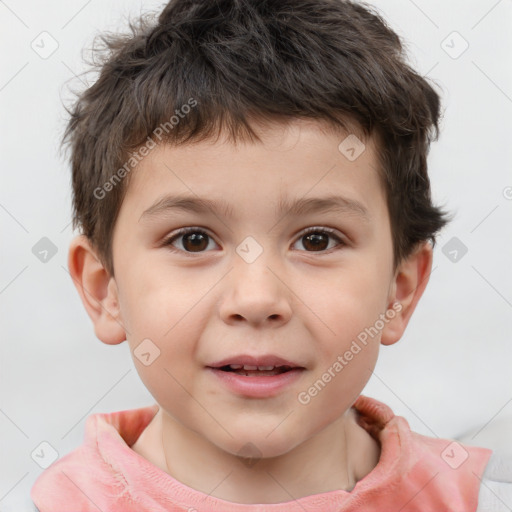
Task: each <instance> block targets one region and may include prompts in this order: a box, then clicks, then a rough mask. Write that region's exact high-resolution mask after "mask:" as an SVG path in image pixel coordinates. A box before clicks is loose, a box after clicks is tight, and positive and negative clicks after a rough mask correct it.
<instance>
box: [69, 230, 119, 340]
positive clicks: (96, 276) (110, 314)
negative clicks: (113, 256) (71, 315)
mask: <svg viewBox="0 0 512 512" xmlns="http://www.w3.org/2000/svg"><path fill="white" fill-rule="evenodd" d="M68 267H69V272H70V274H71V277H72V279H73V283H74V284H75V286H76V289H77V290H78V293H79V295H80V298H81V299H82V302H83V304H84V306H85V309H86V310H87V313H88V315H89V316H90V318H91V320H92V322H93V324H94V332H95V334H96V336H97V337H98V338H99V339H100V340H101V341H103V343H107V344H109V345H117V344H118V343H122V342H123V341H124V340H126V331H125V328H124V326H123V324H122V321H121V315H120V308H119V301H118V290H117V285H116V282H115V280H114V278H113V277H110V276H109V274H108V272H107V270H106V269H105V268H104V266H103V265H102V263H101V262H100V260H99V258H98V257H97V256H96V252H95V251H94V249H93V247H92V245H91V243H90V242H89V239H88V238H87V237H86V236H85V235H79V236H77V237H76V238H74V239H73V240H72V242H71V244H70V246H69V252H68Z"/></svg>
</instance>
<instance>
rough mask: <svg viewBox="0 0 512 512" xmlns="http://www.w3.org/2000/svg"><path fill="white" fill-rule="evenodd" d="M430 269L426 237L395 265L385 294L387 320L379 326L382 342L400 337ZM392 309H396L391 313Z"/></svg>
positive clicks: (414, 307)
mask: <svg viewBox="0 0 512 512" xmlns="http://www.w3.org/2000/svg"><path fill="white" fill-rule="evenodd" d="M431 269H432V245H431V244H430V242H428V241H427V242H421V243H420V244H419V245H418V247H417V248H416V249H415V250H414V252H413V253H412V254H411V255H410V256H409V257H408V258H406V259H405V260H404V261H403V262H402V263H401V264H400V265H399V267H398V268H397V270H396V272H395V276H394V278H393V282H392V284H391V287H390V293H389V297H388V308H389V309H388V311H389V312H388V313H387V316H388V317H389V318H390V320H389V321H388V322H387V323H386V324H385V326H384V328H383V330H382V337H381V343H382V344H383V345H392V344H393V343H396V342H397V341H398V340H399V339H400V338H401V337H402V335H403V333H404V331H405V328H406V327H407V324H408V323H409V319H410V318H411V316H412V314H413V312H414V310H415V309H416V304H418V301H419V300H420V297H421V296H422V295H423V292H424V291H425V288H426V286H427V284H428V280H429V278H430V272H431ZM391 311H394V312H395V315H394V316H393V317H391V314H390V312H391Z"/></svg>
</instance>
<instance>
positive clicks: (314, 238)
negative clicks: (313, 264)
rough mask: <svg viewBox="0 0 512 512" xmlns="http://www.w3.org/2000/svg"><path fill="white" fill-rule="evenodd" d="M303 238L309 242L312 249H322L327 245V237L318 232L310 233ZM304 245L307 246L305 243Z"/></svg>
mask: <svg viewBox="0 0 512 512" xmlns="http://www.w3.org/2000/svg"><path fill="white" fill-rule="evenodd" d="M303 239H304V240H307V241H308V243H311V245H312V247H313V250H320V251H323V250H325V248H326V247H327V246H328V245H329V244H328V243H327V244H326V241H327V237H326V235H321V234H318V233H312V234H309V235H306V236H304V237H303ZM304 247H307V244H306V243H305V244H304Z"/></svg>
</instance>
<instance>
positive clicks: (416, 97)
mask: <svg viewBox="0 0 512 512" xmlns="http://www.w3.org/2000/svg"><path fill="white" fill-rule="evenodd" d="M129 27H130V32H131V33H129V34H128V35H122V34H121V35H120V34H101V35H100V36H98V37H99V39H100V41H99V45H98V46H97V47H96V48H95V50H94V53H93V55H94V56H95V57H98V58H96V59H95V60H94V61H93V66H95V68H96V69H98V70H99V78H98V79H97V80H96V82H95V83H94V84H93V85H92V86H91V87H89V88H87V89H86V90H85V91H83V92H82V93H80V94H79V95H78V98H77V100H76V101H75V103H74V104H73V106H72V108H71V109H68V112H69V114H70V120H69V123H68V125H67V127H66V131H65V133H64V137H63V143H68V144H69V145H70V147H71V164H72V184H73V227H74V228H77V227H80V228H81V231H82V233H83V234H85V235H86V236H87V237H88V238H89V240H90V241H91V243H92V245H93V246H94V247H95V249H96V250H97V252H98V256H99V257H100V259H101V260H102V262H103V264H104V265H105V268H106V269H107V270H108V271H109V273H110V275H112V276H113V275H114V268H113V260H112V234H113V229H114V225H115V222H116V219H117V215H118V212H119V209H120V206H121V203H122V201H123V198H124V194H125V191H126V189H127V187H128V184H129V178H130V174H129V172H128V171H129V168H128V169H127V166H126V163H127V162H128V161H130V160H129V159H130V157H131V155H133V152H134V151H136V150H137V149H138V148H140V147H141V146H142V145H143V144H145V143H148V142H149V141H150V140H153V141H154V137H155V131H157V133H158V134H159V137H158V138H159V141H162V142H165V143H172V144H182V143H186V142H193V141H199V140H203V139H206V138H209V137H212V136H215V135H217V136H218V135H219V134H220V133H221V132H225V133H227V134H228V136H229V137H230V138H231V139H232V140H234V141H236V140H240V139H244V138H246V139H249V140H260V139H259V137H258V136H257V135H256V133H255V131H254V130H253V128H252V127H251V122H250V121H251V120H254V119H260V120H263V121H265V120H267V121H271V120H278V121H279V120H280V121H283V122H286V121H290V120H293V119H295V118H306V119H316V120H322V121H327V122H328V123H329V124H330V125H332V126H333V127H339V128H341V129H345V130H346V131H349V132H350V133H356V132H357V134H358V136H359V137H360V138H363V139H364V138H365V137H368V136H370V135H372V134H373V135H375V136H376V140H377V141H378V148H379V151H378V160H379V169H378V171H379V176H380V178H381V180H382V183H383V186H384V190H385V193H386V197H387V206H388V210H389V215H390V221H391V230H392V238H393V251H394V255H393V256H394V268H395V269H396V268H397V266H398V264H399V263H400V262H401V261H402V260H403V259H404V258H405V257H407V256H408V255H409V254H410V253H411V252H412V251H413V250H414V248H415V246H416V245H417V244H418V243H419V242H422V241H426V240H430V241H431V242H432V244H433V245H435V234H436V232H437V231H438V230H440V229H441V228H442V227H443V226H444V225H445V224H446V222H448V220H449V219H448V218H447V217H445V216H446V213H445V212H444V211H442V210H441V209H439V208H438V207H435V206H434V205H433V204H432V201H431V193H430V181H429V177H428V173H427V153H428V151H429V147H430V142H431V141H432V140H435V139H437V137H438V120H439V116H440V98H439V95H438V94H437V93H436V92H435V90H434V89H433V87H432V86H431V85H430V84H429V83H428V82H427V80H426V79H425V78H423V77H421V76H420V75H418V74H417V73H416V72H415V71H414V70H413V69H411V67H410V66H409V65H408V64H407V63H406V58H405V55H404V50H403V47H402V43H401V41H400V38H399V37H398V35H397V34H396V33H395V32H394V31H393V30H391V29H390V28H389V27H388V25H387V24H386V22H385V21H384V20H383V19H382V18H381V17H380V15H379V14H378V13H377V12H375V11H373V9H372V7H371V6H369V5H367V4H363V3H356V2H353V1H346V0H215V1H209V0H202V1H201V0H171V1H170V2H169V3H168V4H167V6H166V7H165V8H164V9H163V11H162V12H161V13H160V15H159V16H158V17H157V18H156V19H154V17H151V15H143V16H141V17H140V18H139V19H138V20H137V22H136V23H133V22H129ZM97 39H98V38H97ZM97 39H96V40H97ZM93 69H94V67H93ZM185 105H189V107H188V109H185V107H184V106H185ZM183 112H186V115H179V114H180V113H183ZM178 115H179V120H178V122H177V123H174V122H171V119H172V118H173V116H174V118H176V119H178ZM162 126H163V127H166V129H165V130H162V128H159V127H162ZM158 130H159V131H158ZM160 132H161V133H160ZM164 132H165V133H164ZM340 141H341V140H340ZM132 158H133V156H132ZM132 163H133V162H132ZM123 168H124V169H125V172H122V171H121V170H122V169H123ZM120 171H121V172H120ZM116 173H117V178H121V177H122V178H124V179H119V180H117V181H114V179H115V177H116ZM125 176H126V177H125ZM105 185H106V186H105ZM98 190H101V191H102V193H101V194H99V193H98ZM106 190H108V194H107V193H105V192H106ZM103 193H104V194H103ZM98 195H103V197H98Z"/></svg>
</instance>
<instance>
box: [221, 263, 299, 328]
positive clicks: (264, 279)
mask: <svg viewBox="0 0 512 512" xmlns="http://www.w3.org/2000/svg"><path fill="white" fill-rule="evenodd" d="M263 255H264V253H263V254H262V255H261V256H260V257H259V258H258V259H257V260H256V261H254V262H252V263H247V262H246V261H244V260H243V259H242V258H238V257H237V258H238V259H237V258H235V261H234V268H233V270H232V271H231V272H230V273H229V274H228V275H227V276H226V279H225V281H224V283H225V284H224V286H225V288H224V292H225V293H224V295H223V300H222V302H221V305H220V316H221V318H222V320H223V321H224V322H225V323H227V324H232V325H235V324H239V323H244V322H247V323H248V324H250V325H252V326H255V327H259V326H265V325H268V326H273V327H278V326H281V325H284V324H285V323H287V322H288V321H289V320H290V318H291V315H292V307H291V299H292V296H293V292H292V291H291V287H290V284H289V283H287V279H286V276H285V275H284V272H283V271H282V270H279V267H277V266H275V265H274V267H275V268H273V267H272V263H270V261H269V260H268V259H266V258H264V257H263Z"/></svg>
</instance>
